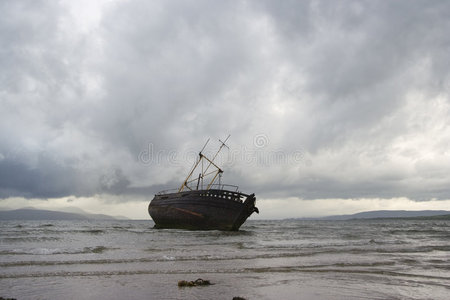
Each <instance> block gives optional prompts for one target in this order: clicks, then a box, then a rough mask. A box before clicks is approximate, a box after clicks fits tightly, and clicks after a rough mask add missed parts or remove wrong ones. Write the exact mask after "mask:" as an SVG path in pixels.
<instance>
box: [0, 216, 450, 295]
mask: <svg viewBox="0 0 450 300" xmlns="http://www.w3.org/2000/svg"><path fill="white" fill-rule="evenodd" d="M152 226H153V223H152V222H151V221H46V222H45V221H44V222H43V221H26V222H15V221H7V222H0V228H1V236H0V296H1V297H13V298H17V299H232V298H233V296H241V297H244V298H247V299H449V298H448V295H449V294H450V221H436V220H420V221H416V220H370V221H368V220H365V221H296V220H285V221H247V222H246V223H245V224H244V226H243V227H242V228H241V230H240V231H238V232H220V231H184V230H157V229H153V228H152ZM197 278H203V279H208V280H210V281H211V282H212V283H213V285H211V286H201V287H184V288H179V287H178V286H177V282H178V281H179V280H195V279H197Z"/></svg>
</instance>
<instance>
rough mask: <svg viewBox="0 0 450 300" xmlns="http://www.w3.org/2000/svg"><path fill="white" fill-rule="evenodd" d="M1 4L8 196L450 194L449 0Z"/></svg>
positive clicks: (1, 192)
mask: <svg viewBox="0 0 450 300" xmlns="http://www.w3.org/2000/svg"><path fill="white" fill-rule="evenodd" d="M0 6H1V7H0V11H1V13H0V14H1V16H2V17H1V18H0V41H1V43H2V47H1V50H0V65H1V68H0V69H1V71H0V78H1V81H0V82H1V86H0V102H1V106H0V198H8V197H15V196H18V197H25V198H56V197H67V196H70V195H74V196H79V197H82V196H93V195H97V194H106V195H108V194H109V195H123V196H124V197H122V198H121V199H122V201H128V200H129V199H132V198H133V195H150V196H151V195H152V194H153V193H155V192H157V191H158V190H159V189H164V188H170V187H172V186H173V185H175V186H176V185H178V184H179V183H181V181H182V180H183V179H184V176H185V174H186V173H187V170H188V169H189V167H190V166H191V164H192V163H193V161H194V160H195V153H196V151H198V150H199V149H200V148H201V147H202V145H203V143H204V142H205V141H206V139H207V138H209V137H211V138H212V139H214V141H213V140H212V141H211V143H210V146H211V148H208V149H209V150H208V151H211V152H213V151H214V150H215V147H216V146H218V143H217V139H218V138H224V137H226V135H227V134H228V133H230V134H231V140H230V147H231V149H230V150H228V152H227V151H225V153H224V155H225V156H224V157H221V160H222V161H221V162H223V164H224V165H225V166H224V167H225V171H226V172H225V177H224V180H225V181H228V182H230V183H234V184H239V185H240V186H241V189H242V190H244V191H248V192H256V193H257V194H258V195H260V196H261V197H263V198H274V197H276V198H277V199H284V198H286V199H287V198H289V197H298V198H303V199H311V200H313V199H328V198H343V199H345V198H352V199H353V198H384V199H390V198H395V197H406V198H409V199H412V200H422V201H424V200H430V199H434V198H435V199H449V198H450V189H449V188H448V186H449V185H448V183H449V182H450V175H449V174H450V152H449V150H448V149H449V148H450V147H449V143H450V128H449V125H448V124H450V99H449V92H450V76H449V70H450V57H449V55H448V53H450V35H448V32H450V4H449V3H448V2H447V1H395V2H387V1H333V2H329V1H300V2H299V1H283V2H282V3H275V2H273V1H233V2H223V3H222V2H211V1H150V2H149V1H113V2H110V1H104V2H101V1H100V2H96V3H94V4H92V3H90V2H89V1H86V2H85V3H83V2H80V3H77V4H74V3H71V2H70V1H62V2H48V1H2V3H1V4H0Z"/></svg>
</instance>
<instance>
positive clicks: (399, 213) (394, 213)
mask: <svg viewBox="0 0 450 300" xmlns="http://www.w3.org/2000/svg"><path fill="white" fill-rule="evenodd" d="M445 215H450V211H448V210H419V211H412V210H374V211H365V212H360V213H356V214H351V215H334V216H326V217H319V218H301V219H304V220H335V221H339V220H354V219H388V218H416V217H435V216H445Z"/></svg>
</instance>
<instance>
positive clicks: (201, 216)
mask: <svg viewBox="0 0 450 300" xmlns="http://www.w3.org/2000/svg"><path fill="white" fill-rule="evenodd" d="M172 208H173V209H176V210H179V211H182V212H185V213H188V214H191V215H194V216H197V217H200V218H203V215H202V214H199V213H196V212H193V211H190V210H187V209H182V208H178V207H172Z"/></svg>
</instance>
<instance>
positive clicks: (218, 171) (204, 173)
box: [178, 135, 230, 192]
mask: <svg viewBox="0 0 450 300" xmlns="http://www.w3.org/2000/svg"><path fill="white" fill-rule="evenodd" d="M229 138H230V135H228V137H227V138H226V139H225V141H223V142H222V141H221V140H219V142H220V143H221V145H220V147H219V150H217V152H216V154H215V155H214V156H213V158H212V159H209V158H208V157H206V156H205V155H203V153H202V152H203V150H205V148H206V145H207V144H208V142H209V139H208V140H207V141H206V143H205V145H204V146H203V148H202V150H201V151H200V152H199V154H198V156H199V158H198V159H197V161H196V162H195V164H194V166H193V167H192V169H191V170H190V172H189V174H188V176H187V177H186V179H185V180H184V182H183V184H182V185H181V186H180V188H179V189H178V192H182V191H183V190H184V189H185V188H187V189H189V190H191V191H192V188H191V187H189V183H191V182H193V181H197V190H198V187H199V183H200V181H201V182H202V188H203V179H204V178H205V177H206V176H209V175H212V176H213V178H212V179H211V181H210V182H209V184H208V185H207V188H206V189H207V190H209V189H210V188H211V186H212V185H213V184H214V181H215V180H216V178H217V176H219V175H221V174H222V173H223V170H222V169H221V168H220V167H219V166H217V165H216V164H215V163H214V160H215V159H216V157H217V155H218V154H219V152H220V151H221V150H222V148H223V147H227V148H228V149H229V147H228V146H227V145H226V144H225V143H226V141H228V139H229ZM203 160H206V162H207V166H206V168H205V169H203ZM200 162H202V167H201V172H200V173H199V176H198V178H196V179H191V177H192V174H193V173H194V171H195V170H196V169H197V168H198V167H199V164H200ZM211 166H213V167H214V168H215V170H213V171H210V172H209V173H208V172H207V171H208V169H209V168H210V167H211ZM219 178H220V176H219Z"/></svg>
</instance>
